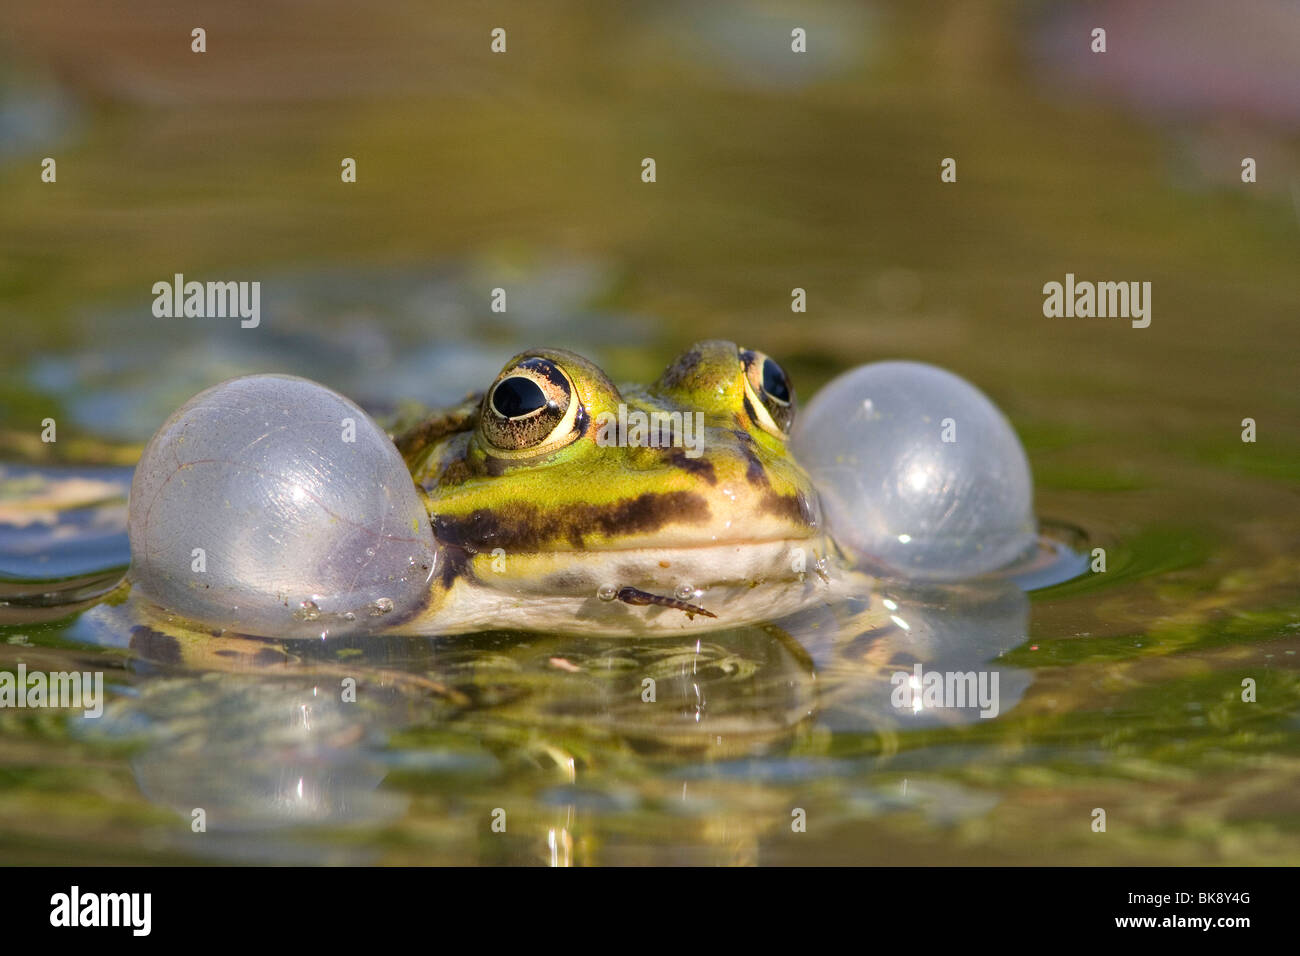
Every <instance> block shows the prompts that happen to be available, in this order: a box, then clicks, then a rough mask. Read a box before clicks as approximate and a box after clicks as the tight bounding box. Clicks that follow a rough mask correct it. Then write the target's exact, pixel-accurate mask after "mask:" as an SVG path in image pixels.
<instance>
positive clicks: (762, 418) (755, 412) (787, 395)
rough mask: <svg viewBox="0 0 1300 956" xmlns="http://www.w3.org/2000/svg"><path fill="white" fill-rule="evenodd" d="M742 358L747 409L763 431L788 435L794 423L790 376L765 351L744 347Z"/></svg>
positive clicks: (792, 389)
mask: <svg viewBox="0 0 1300 956" xmlns="http://www.w3.org/2000/svg"><path fill="white" fill-rule="evenodd" d="M740 360H741V362H742V363H743V364H744V366H745V410H746V411H748V412H749V416H750V417H751V418H752V419H754V421H755V422H757V423H758V426H759V427H760V428H762V429H763V430H764V431H766V432H770V433H771V434H773V435H775V436H776V437H777V438H785V437H786V436H787V435H789V434H790V426H791V425H793V424H794V386H793V385H791V384H790V376H788V375H786V374H785V369H783V368H781V366H779V365H777V364H776V362H774V361H773V360H772V359H770V358H768V357H767V356H766V355H764V354H763V353H762V352H754V351H750V350H748V349H745V350H742V351H741V353H740Z"/></svg>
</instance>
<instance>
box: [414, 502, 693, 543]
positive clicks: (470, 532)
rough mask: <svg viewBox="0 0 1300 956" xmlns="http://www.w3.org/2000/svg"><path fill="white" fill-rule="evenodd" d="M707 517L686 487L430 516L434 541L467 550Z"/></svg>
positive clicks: (644, 529)
mask: <svg viewBox="0 0 1300 956" xmlns="http://www.w3.org/2000/svg"><path fill="white" fill-rule="evenodd" d="M708 520H709V504H708V502H707V501H706V500H705V499H704V497H703V496H702V495H699V494H697V493H695V492H692V491H666V492H646V493H645V494H642V495H638V496H636V497H635V498H629V499H627V500H626V501H620V502H618V503H616V504H612V505H589V504H581V503H576V504H572V505H567V506H565V507H564V508H563V509H561V510H558V511H550V512H547V513H545V514H544V513H543V512H541V511H540V510H539V509H538V508H536V507H534V506H532V505H525V504H519V503H510V504H506V505H503V506H502V507H500V508H494V509H491V510H487V509H480V510H477V511H474V512H472V513H470V514H468V515H445V514H435V515H433V517H432V523H433V535H434V537H435V538H437V539H438V541H439V542H441V543H443V544H449V545H453V546H455V547H458V548H464V549H465V550H467V551H470V552H480V551H491V550H492V549H493V548H505V549H506V551H507V552H508V551H511V550H515V551H521V552H528V551H540V550H543V546H544V545H554V544H557V543H560V542H567V543H568V544H569V545H570V546H572V547H573V548H575V549H576V548H581V547H583V546H584V545H585V543H586V540H587V538H588V537H590V536H593V535H601V536H605V537H608V536H610V535H615V534H617V535H628V534H638V533H640V534H648V533H650V532H653V531H657V530H658V529H660V528H662V527H663V526H664V525H666V524H671V523H672V522H674V521H681V522H703V521H708Z"/></svg>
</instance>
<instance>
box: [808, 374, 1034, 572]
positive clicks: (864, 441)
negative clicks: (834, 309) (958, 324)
mask: <svg viewBox="0 0 1300 956" xmlns="http://www.w3.org/2000/svg"><path fill="white" fill-rule="evenodd" d="M791 443H792V446H793V449H794V453H795V456H796V457H797V458H798V460H799V461H800V463H801V464H802V465H803V466H804V468H806V469H807V471H808V473H809V475H810V476H811V478H812V480H813V482H814V483H815V484H816V485H817V488H818V492H819V494H820V496H821V499H822V505H823V508H824V511H825V513H826V516H827V521H828V524H829V526H830V530H831V533H832V534H833V535H834V536H835V538H836V540H838V541H839V542H840V543H841V544H842V545H844V546H846V547H847V548H849V549H850V550H852V551H853V552H855V553H856V554H857V556H858V557H859V558H860V559H861V560H862V562H863V563H864V564H865V565H866V566H868V567H871V568H873V569H875V570H878V571H880V572H882V573H885V574H890V575H894V576H899V577H904V578H917V579H933V580H942V579H948V580H956V579H960V578H965V577H974V576H977V575H981V574H986V573H989V572H992V571H996V570H998V569H999V568H1003V567H1005V566H1006V565H1008V564H1010V563H1011V562H1013V561H1015V560H1016V559H1018V558H1020V557H1022V556H1023V555H1024V554H1025V553H1026V552H1027V551H1029V550H1030V549H1032V548H1033V547H1034V546H1035V543H1036V540H1037V537H1036V533H1037V523H1036V521H1035V520H1034V513H1033V480H1032V478H1031V476H1030V472H1029V462H1028V460H1027V459H1026V457H1025V452H1024V449H1023V448H1022V447H1021V445H1020V441H1019V439H1018V438H1017V437H1016V433H1015V431H1014V429H1012V427H1011V424H1010V422H1008V421H1007V419H1006V417H1005V416H1003V414H1002V413H1001V412H1000V411H999V410H998V409H997V407H996V406H995V405H994V404H993V403H992V402H991V401H990V400H989V399H988V398H987V396H985V395H984V394H983V393H982V392H981V391H979V389H977V388H975V387H974V386H973V385H971V384H970V383H969V382H967V381H965V380H964V379H962V378H960V377H958V376H956V375H954V374H952V373H951V372H947V371H945V370H943V369H940V368H936V367H935V366H933V365H925V364H923V363H919V362H879V363H875V364H871V365H864V366H860V367H859V368H856V369H854V370H853V371H851V372H848V373H846V374H844V375H841V376H840V377H839V378H837V379H835V380H834V381H832V382H831V383H830V384H829V385H827V386H826V387H825V388H824V389H822V391H821V392H819V393H818V394H817V395H816V396H814V398H813V400H812V401H811V402H810V403H809V405H808V407H807V409H806V410H805V411H803V413H802V414H801V415H800V417H799V420H798V421H797V422H796V423H795V428H794V434H793V436H792V439H791Z"/></svg>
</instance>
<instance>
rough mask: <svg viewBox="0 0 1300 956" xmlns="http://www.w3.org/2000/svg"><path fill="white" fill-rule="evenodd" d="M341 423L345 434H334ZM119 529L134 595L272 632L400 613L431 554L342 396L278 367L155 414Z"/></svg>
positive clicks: (428, 535)
mask: <svg viewBox="0 0 1300 956" xmlns="http://www.w3.org/2000/svg"><path fill="white" fill-rule="evenodd" d="M345 418H351V419H352V420H353V421H354V422H355V423H356V434H355V441H347V442H345V441H343V440H342V439H341V435H342V429H341V427H340V422H341V421H342V420H343V419H345ZM128 532H129V537H130V542H131V578H132V580H133V582H134V585H135V587H136V588H138V589H139V590H140V591H141V592H142V593H144V594H146V595H148V596H149V597H150V598H152V599H153V600H155V601H156V602H158V603H159V604H161V605H162V606H163V607H165V608H166V609H168V610H169V611H174V612H175V613H177V614H178V615H180V616H181V617H183V618H185V619H188V620H191V621H198V622H202V623H204V624H209V625H212V626H216V627H228V628H229V629H231V630H232V631H235V632H238V633H247V634H257V635H264V636H271V637H318V636H319V635H320V634H321V633H322V627H321V623H322V622H325V623H327V624H328V633H330V634H340V633H347V632H348V631H355V630H362V629H364V627H363V625H362V624H359V623H356V620H357V615H356V613H353V616H352V617H351V618H348V617H347V616H346V615H347V614H348V613H349V612H357V611H360V610H361V609H363V608H368V607H373V606H378V605H380V603H381V602H387V603H386V608H387V610H385V611H384V612H382V613H383V614H384V615H388V614H389V613H390V612H394V611H400V612H402V613H407V612H411V611H414V610H415V609H416V608H418V607H419V606H420V605H421V604H422V603H423V601H424V599H425V597H426V595H427V586H428V580H429V577H430V574H431V573H432V569H433V567H434V558H435V554H436V552H435V547H436V545H435V542H434V540H433V532H432V529H431V528H430V525H429V521H428V515H427V512H426V510H425V508H424V506H423V505H422V504H421V502H420V498H419V495H418V493H417V492H416V489H415V485H414V482H413V481H412V479H411V475H410V472H409V471H408V470H407V468H406V465H405V463H404V462H403V461H402V459H401V456H400V455H399V454H398V453H397V449H396V448H394V447H393V443H392V442H391V441H389V439H388V436H387V435H385V434H384V432H383V431H382V430H381V429H380V428H379V426H378V425H376V424H375V423H374V421H372V420H371V418H370V416H368V415H367V414H366V413H365V412H363V411H362V410H361V409H360V408H359V407H357V406H356V405H355V404H353V403H352V402H351V401H349V400H348V399H346V398H344V397H343V396H342V395H339V394H338V393H336V392H333V391H331V390H330V389H328V388H325V387H324V386H323V385H318V384H317V383H315V382H311V381H308V380H306V379H301V378H294V377H291V376H286V375H252V376H246V377H244V378H237V379H232V380H230V381H228V382H224V383H222V384H221V385H217V386H215V387H213V388H210V389H208V390H207V391H204V392H201V393H200V394H198V395H196V396H195V397H194V398H192V399H190V401H188V402H187V403H185V405H184V406H182V407H181V408H180V409H179V410H177V411H176V412H175V413H174V414H173V415H172V416H171V417H170V418H168V419H167V421H166V422H165V423H164V424H163V426H162V427H161V428H160V429H159V430H158V432H157V433H156V434H155V435H154V436H153V438H152V439H151V440H150V442H149V444H148V446H147V447H146V448H145V451H144V455H143V456H142V457H141V459H140V464H139V466H138V467H137V468H136V472H135V477H134V480H133V481H132V484H131V497H130V505H129V518H128ZM197 549H202V553H203V560H202V562H201V563H200V562H198V560H197V559H195V558H194V552H196V551H197ZM358 560H359V561H360V563H359V564H358ZM303 594H306V595H309V597H307V598H305V599H302V600H296V599H294V596H295V595H303ZM364 616H368V615H364Z"/></svg>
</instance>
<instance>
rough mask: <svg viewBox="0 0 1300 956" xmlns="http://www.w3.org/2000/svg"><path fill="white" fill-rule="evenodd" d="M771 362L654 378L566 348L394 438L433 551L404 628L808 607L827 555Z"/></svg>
mask: <svg viewBox="0 0 1300 956" xmlns="http://www.w3.org/2000/svg"><path fill="white" fill-rule="evenodd" d="M796 410H797V399H796V394H795V390H794V385H793V384H792V382H791V380H790V377H789V375H788V374H787V372H786V371H785V370H784V369H783V368H782V366H781V365H780V364H779V363H778V362H777V361H776V360H775V359H773V358H772V357H770V356H768V355H767V354H765V353H763V352H761V351H757V350H754V349H749V348H746V347H743V346H741V345H737V344H736V343H734V342H730V341H725V340H709V341H703V342H699V343H696V344H694V345H692V346H690V347H689V348H687V349H686V350H685V351H683V352H682V353H681V354H680V355H678V356H677V357H676V358H675V359H674V360H673V361H672V362H671V363H670V364H669V365H668V366H667V368H666V369H665V370H664V372H663V373H662V374H661V375H660V376H659V377H658V378H657V379H656V380H655V381H653V382H652V383H650V384H648V385H642V384H631V385H627V384H625V385H615V384H614V383H613V382H612V381H611V379H610V378H609V377H608V376H607V375H606V373H605V372H604V371H603V370H602V369H601V368H600V367H599V366H598V365H596V364H595V363H594V362H592V361H590V360H588V359H586V358H584V357H582V356H581V355H578V354H576V353H574V352H571V351H567V350H564V349H557V348H534V349H529V350H526V351H523V352H520V353H519V354H517V355H515V356H514V357H513V358H511V359H510V360H509V361H508V362H507V363H506V364H505V365H504V367H503V368H502V370H501V372H500V373H499V374H498V375H497V376H496V378H495V379H494V380H493V382H492V383H491V384H490V385H489V387H488V388H486V389H485V390H484V391H482V392H480V393H475V394H473V395H471V396H470V397H468V398H467V400H466V401H465V402H464V403H463V404H461V405H460V406H458V407H456V408H452V409H448V410H444V411H441V412H438V413H435V414H432V415H430V416H428V417H427V418H425V419H424V420H422V421H420V422H418V423H416V424H414V425H412V426H410V427H407V428H405V429H404V430H401V431H399V432H394V433H392V434H391V437H392V439H393V441H394V444H395V445H396V447H397V449H398V451H399V452H400V453H401V455H402V458H403V460H404V461H405V462H406V465H407V467H408V468H409V470H410V473H411V476H412V478H413V480H414V481H415V483H416V486H417V488H418V490H419V493H420V496H421V500H422V502H423V504H424V506H425V508H426V510H427V513H428V517H429V521H430V523H431V526H432V529H433V534H434V538H435V539H436V540H437V542H438V545H439V557H440V559H441V563H440V567H438V568H437V569H436V571H435V574H434V575H433V577H432V579H431V582H430V588H429V598H428V601H427V602H426V604H425V606H424V607H423V608H422V609H421V610H420V611H419V612H418V613H417V614H416V615H415V616H414V617H413V618H412V619H411V620H410V621H408V622H407V624H406V626H408V627H412V628H414V629H415V630H418V631H421V632H426V633H427V632H437V633H443V632H448V631H451V630H465V629H477V628H482V627H509V628H519V629H526V630H552V629H557V628H561V629H568V630H576V631H586V632H593V633H610V632H617V633H627V634H646V633H656V632H664V631H682V630H687V629H695V630H700V631H706V630H716V629H719V628H724V627H735V626H738V625H742V624H747V623H752V622H755V621H759V620H769V619H773V618H776V617H779V616H781V615H782V614H784V613H788V612H790V611H792V610H795V609H797V608H800V607H802V606H805V605H806V604H808V603H809V602H810V601H813V600H816V598H817V595H818V592H819V589H820V590H823V591H824V589H825V585H826V582H827V579H828V569H829V567H830V562H829V557H830V554H831V551H832V548H833V545H832V542H831V541H830V539H829V538H828V536H827V534H826V530H825V527H824V521H823V518H822V513H821V508H820V504H819V499H818V495H817V491H816V488H815V487H814V485H813V482H812V480H811V479H810V478H809V476H808V474H807V472H806V471H805V470H804V469H803V468H802V467H801V466H800V465H799V463H798V462H797V461H796V460H795V458H794V456H793V455H792V454H791V452H790V449H789V440H790V431H791V428H792V427H793V425H794V421H795V414H796Z"/></svg>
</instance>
